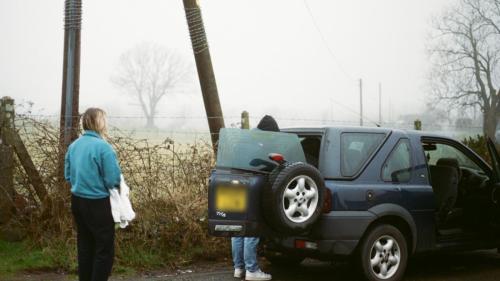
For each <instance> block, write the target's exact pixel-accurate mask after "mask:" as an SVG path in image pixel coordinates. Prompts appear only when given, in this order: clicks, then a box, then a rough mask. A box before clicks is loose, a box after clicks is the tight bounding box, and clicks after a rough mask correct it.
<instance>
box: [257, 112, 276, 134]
mask: <svg viewBox="0 0 500 281" xmlns="http://www.w3.org/2000/svg"><path fill="white" fill-rule="evenodd" d="M257 129H260V130H263V131H271V132H279V131H280V127H278V123H276V120H274V118H273V117H272V116H270V115H266V116H264V117H262V119H261V120H260V122H259V125H257Z"/></svg>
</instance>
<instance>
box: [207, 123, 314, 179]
mask: <svg viewBox="0 0 500 281" xmlns="http://www.w3.org/2000/svg"><path fill="white" fill-rule="evenodd" d="M270 153H279V154H281V155H283V156H284V157H285V160H286V161H288V162H303V163H305V162H306V158H305V156H304V150H303V149H302V145H301V143H300V139H299V137H298V136H297V135H296V134H291V133H280V132H269V131H261V130H258V129H253V130H242V129H237V128H224V129H221V130H220V134H219V145H218V151H217V160H216V167H217V168H235V169H242V170H249V171H261V172H270V171H272V170H273V169H274V168H275V167H276V166H277V164H276V163H275V162H273V161H271V160H269V154H270Z"/></svg>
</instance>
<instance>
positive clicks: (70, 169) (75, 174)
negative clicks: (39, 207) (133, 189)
mask: <svg viewBox="0 0 500 281" xmlns="http://www.w3.org/2000/svg"><path fill="white" fill-rule="evenodd" d="M120 174H121V171H120V166H119V165H118V159H117V157H116V153H115V151H114V150H113V148H112V147H111V145H110V144H109V143H108V142H106V141H105V140H104V139H102V137H101V136H100V135H99V134H98V133H96V132H94V131H85V133H84V134H83V135H82V136H80V137H79V138H78V139H77V140H75V141H74V142H73V143H72V144H71V145H70V146H69V148H68V151H67V152H66V157H65V161H64V177H65V179H66V180H67V181H68V182H70V183H71V193H73V195H76V196H78V197H83V198H88V199H101V198H106V197H108V196H109V189H111V188H115V187H119V186H120Z"/></svg>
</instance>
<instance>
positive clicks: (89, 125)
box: [82, 107, 108, 135]
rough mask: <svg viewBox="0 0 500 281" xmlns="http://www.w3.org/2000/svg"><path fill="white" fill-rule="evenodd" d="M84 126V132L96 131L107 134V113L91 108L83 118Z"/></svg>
mask: <svg viewBox="0 0 500 281" xmlns="http://www.w3.org/2000/svg"><path fill="white" fill-rule="evenodd" d="M82 126H83V129H84V130H91V131H96V132H97V133H99V134H101V135H102V134H105V133H106V131H107V129H108V128H107V123H106V112H104V110H102V109H100V108H95V107H91V108H89V109H87V110H85V113H83V116H82Z"/></svg>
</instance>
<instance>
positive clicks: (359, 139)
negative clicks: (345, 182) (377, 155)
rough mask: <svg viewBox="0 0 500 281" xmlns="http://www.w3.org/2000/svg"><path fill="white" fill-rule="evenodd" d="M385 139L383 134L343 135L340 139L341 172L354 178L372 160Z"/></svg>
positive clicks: (344, 175)
mask: <svg viewBox="0 0 500 281" xmlns="http://www.w3.org/2000/svg"><path fill="white" fill-rule="evenodd" d="M384 138H385V134H383V133H342V135H341V137H340V145H341V149H340V162H341V165H340V171H341V173H342V176H343V177H353V176H354V175H356V174H357V173H358V172H359V171H360V169H361V168H362V167H363V166H364V164H365V163H366V161H368V159H370V157H371V156H372V155H373V153H374V152H375V150H376V149H377V148H378V147H379V146H380V144H381V143H382V141H383V140H384Z"/></svg>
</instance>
